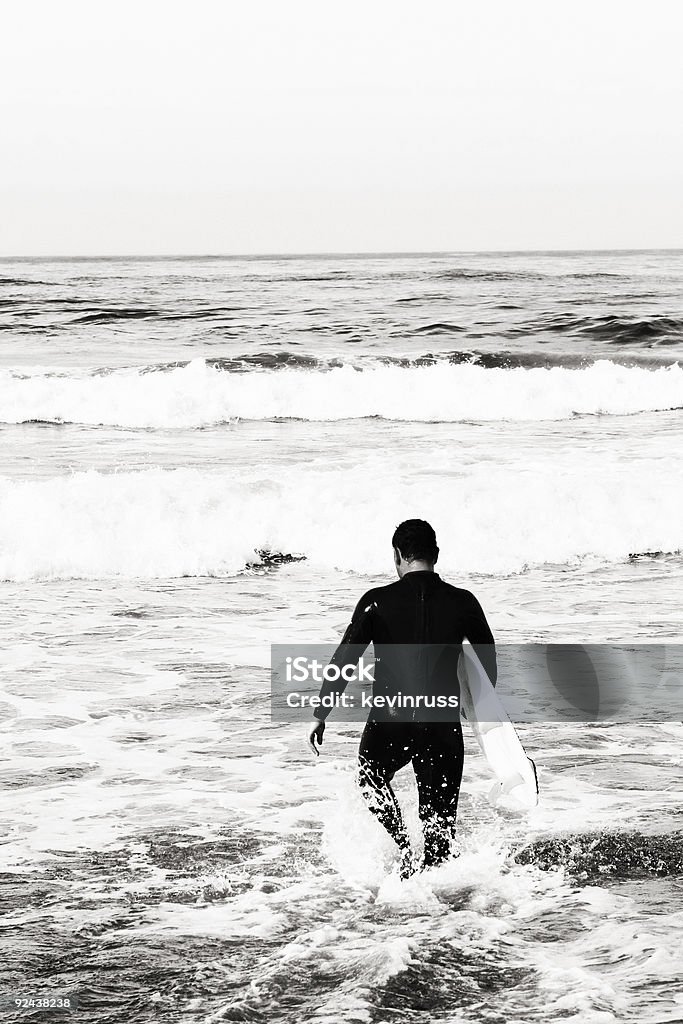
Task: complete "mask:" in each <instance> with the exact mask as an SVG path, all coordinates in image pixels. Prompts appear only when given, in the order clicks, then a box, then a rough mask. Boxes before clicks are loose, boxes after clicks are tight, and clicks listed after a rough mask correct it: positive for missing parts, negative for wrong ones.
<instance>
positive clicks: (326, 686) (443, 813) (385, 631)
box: [308, 519, 497, 877]
mask: <svg viewBox="0 0 683 1024" xmlns="http://www.w3.org/2000/svg"><path fill="white" fill-rule="evenodd" d="M392 545H393V549H394V565H395V567H396V572H397V574H398V577H399V578H398V582H396V583H391V584H389V585H388V586H384V587H376V588H374V589H373V590H369V591H368V592H367V593H366V594H364V595H363V597H362V598H361V599H360V601H359V602H358V604H357V606H356V610H355V611H354V613H353V617H352V619H351V623H350V625H349V626H348V628H347V630H346V632H345V633H344V636H343V638H342V641H341V643H340V645H339V647H338V648H337V650H336V652H335V654H334V655H333V657H332V659H331V664H335V665H337V666H339V667H340V668H342V667H344V666H346V665H350V664H357V663H358V661H359V659H360V657H361V655H362V654H363V652H364V651H365V649H366V647H367V646H368V644H370V643H373V644H374V647H375V655H376V659H377V664H376V677H375V691H377V688H378V683H379V682H380V674H381V673H382V674H383V677H384V685H385V686H387V685H392V684H393V687H394V689H395V683H396V678H397V676H398V674H401V673H402V674H403V675H405V672H406V661H407V663H408V665H409V666H411V670H415V671H416V672H417V673H418V674H422V675H423V677H424V678H427V677H428V679H429V690H430V692H432V693H435V692H439V691H440V692H441V693H443V694H445V693H450V694H452V693H454V692H455V693H457V692H458V681H457V659H458V657H459V653H460V650H461V646H462V642H463V639H465V638H467V639H468V640H469V641H470V643H471V644H472V646H473V647H474V649H475V650H476V652H477V655H478V656H479V659H480V661H481V663H482V665H483V666H484V668H485V669H486V672H487V674H488V676H489V678H490V680H491V682H492V683H493V684H494V685H495V683H496V677H497V666H496V652H495V646H494V639H493V634H492V633H491V630H490V628H489V625H488V622H487V621H486V617H485V615H484V612H483V611H482V608H481V605H480V604H479V602H478V601H477V599H476V597H475V596H474V595H473V594H471V593H470V592H469V591H468V590H463V589H460V588H459V587H454V586H451V585H450V584H449V583H446V582H445V581H444V580H442V579H441V577H440V576H439V575H438V573H436V572H435V571H434V566H435V564H436V561H437V559H438V557H439V548H438V546H437V543H436V535H435V533H434V530H433V529H432V527H431V526H430V525H429V523H427V522H425V521H424V520H423V519H408V520H406V522H404V523H401V525H400V526H399V527H398V528H397V529H396V531H395V532H394V535H393V538H392ZM397 644H399V645H402V646H401V647H400V649H399V648H394V650H395V651H396V650H398V651H399V655H398V658H396V656H394V664H393V671H392V665H391V650H392V645H397ZM407 645H410V646H407ZM425 645H430V646H429V647H425ZM378 650H381V651H382V652H383V653H382V656H381V657H379V655H378ZM421 652H422V653H421ZM431 652H435V655H434V657H435V658H436V662H435V661H434V657H433V658H432V660H431V663H430V657H429V656H430V653H431ZM399 663H400V669H399ZM425 664H430V667H429V669H428V671H427V673H426V675H425V674H424V666H425ZM340 679H342V681H334V682H324V683H323V685H322V687H321V690H320V697H321V698H323V697H329V695H331V694H333V695H337V694H340V693H341V692H342V691H343V689H344V686H345V683H344V682H343V677H341V676H340ZM432 706H434V705H432ZM329 713H330V708H329V707H325V706H324V705H323V704H322V703H321V705H320V707H318V708H316V710H315V711H314V719H313V722H312V723H311V725H310V727H309V731H308V742H309V744H310V746H311V748H312V749H313V751H314V752H315V754H316V755H317V754H318V753H319V751H318V749H317V747H316V742H317V744H318V745H320V744H321V743H322V742H323V733H324V731H325V719H326V718H327V716H328V715H329ZM463 757H464V749H463V737H462V726H461V724H460V719H459V714H458V713H457V710H456V712H455V715H454V713H453V711H452V710H451V711H450V713H449V716H448V719H447V720H444V719H443V716H441V718H435V720H432V721H428V720H427V721H426V720H416V716H413V717H411V718H408V719H406V717H405V715H404V716H396V715H394V714H393V713H392V712H387V711H378V710H376V709H374V708H373V710H372V711H371V712H370V715H369V716H368V720H367V723H366V725H365V729H364V730H363V734H362V737H361V741H360V749H359V754H358V762H359V774H358V782H359V786H360V789H361V792H362V794H363V796H364V797H365V800H366V802H367V805H368V807H369V809H370V810H371V811H372V813H373V814H375V816H376V817H377V819H378V821H379V822H380V823H381V824H382V825H383V826H384V828H385V829H386V830H387V832H388V833H389V835H390V836H391V837H392V838H393V839H394V840H395V842H396V844H397V845H398V847H399V850H400V853H401V864H400V871H401V875H402V876H403V877H407V876H408V875H410V874H412V873H413V871H415V870H416V869H417V867H418V864H417V861H416V858H415V856H414V854H413V852H412V850H411V846H410V838H409V836H408V832H407V830H406V827H405V823H404V821H403V816H402V814H401V809H400V807H399V804H398V801H397V799H396V796H395V794H394V791H393V789H392V788H391V780H392V779H393V777H394V775H395V773H396V772H397V771H398V770H399V769H400V768H403V767H405V766H406V765H407V764H409V763H411V762H412V766H413V770H414V772H415V778H416V781H417V789H418V801H419V815H420V820H421V822H422V828H423V832H424V854H423V858H422V862H421V865H420V866H421V867H432V866H434V865H436V864H440V863H442V861H444V860H445V859H446V858H447V857H448V856H449V854H450V845H451V840H452V838H453V836H454V832H455V820H456V814H457V808H458V796H459V793H460V782H461V779H462V769H463Z"/></svg>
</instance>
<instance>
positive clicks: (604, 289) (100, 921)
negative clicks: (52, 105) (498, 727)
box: [0, 252, 683, 1024]
mask: <svg viewBox="0 0 683 1024" xmlns="http://www.w3.org/2000/svg"><path fill="white" fill-rule="evenodd" d="M682 272H683V254H680V253H673V252H672V253H660V252H642V253H574V254H567V253H565V254H552V253H528V254H501V253H493V254H479V255H468V254H444V255H439V256H410V255H400V256H350V257H334V256H330V257H300V258H293V257H292V258H275V257H273V258H253V259H236V258H235V259H227V258H226V259H222V258H217V257H216V258H204V259H200V258H177V259H147V260H145V259H137V260H127V259H116V260H103V259H102V260H85V259H84V260H47V259H46V260H15V261H8V260H5V261H2V262H0V726H1V727H2V730H3V732H4V734H5V735H4V740H5V744H4V755H3V760H2V764H1V765H0V776H1V779H2V783H3V785H2V796H1V797H0V835H1V837H2V846H1V849H2V872H3V888H4V892H5V915H4V924H5V927H4V929H3V932H2V936H3V937H2V938H1V939H0V944H1V950H2V967H1V968H0V974H1V975H2V983H3V989H5V990H11V989H13V988H26V987H27V986H30V987H31V988H32V989H34V990H36V991H38V990H40V991H47V990H52V991H57V990H60V991H61V990H69V991H71V992H73V993H74V994H75V995H76V997H77V998H78V1000H79V1007H80V1010H79V1012H83V1013H85V1015H86V1016H87V1019H88V1020H89V1021H92V1022H93V1024H110V1022H111V1024H114V1022H116V1024H125V1022H128V1021H130V1022H136V1024H137V1022H146V1021H153V1020H158V1019H160V1016H161V1017H162V1018H163V1019H167V1020H170V1021H183V1022H187V1021H197V1022H206V1024H208V1022H217V1021H222V1020H251V1021H264V1022H265V1021H267V1022H282V1024H289V1022H290V1021H292V1020H295V1019H296V1020H316V1021H330V1022H334V1024H340V1022H356V1021H361V1020H362V1021H368V1022H377V1024H379V1022H382V1024H383V1022H385V1021H388V1020H391V1021H392V1022H394V1024H409V1022H410V1024H427V1022H431V1021H433V1020H442V1021H444V1022H447V1024H454V1022H455V1021H458V1022H460V1021H464V1022H469V1021H472V1022H481V1021H499V1020H506V1021H520V1022H522V1021H523V1022H524V1024H533V1022H539V1024H541V1022H542V1024H552V1022H558V1024H559V1022H563V1024H564V1022H567V1021H570V1022H571V1021H576V1022H579V1021H580V1022H582V1024H584V1022H588V1024H607V1022H612V1021H626V1022H633V1024H636V1022H637V1024H659V1022H672V1024H673V1022H674V1021H676V1020H679V1019H680V1016H681V1012H682V1009H683V1004H682V1003H681V999H680V995H679V993H680V989H681V984H680V983H681V977H680V962H679V961H680V957H679V955H678V949H679V946H680V943H681V941H683V890H682V889H681V879H682V878H683V834H682V833H681V827H680V797H681V755H680V744H681V739H682V738H683V726H682V725H681V723H680V721H679V717H680V716H678V715H676V714H674V712H673V709H674V708H675V707H676V706H677V705H676V702H675V700H674V699H673V698H672V720H671V721H670V722H662V721H657V722H650V721H648V719H647V708H645V710H644V712H643V715H642V720H640V721H634V722H631V723H630V724H620V725H615V724H610V723H609V722H588V723H578V722H566V723H564V724H563V723H561V722H557V721H554V722H547V723H546V722H536V723H534V724H527V725H523V726H520V734H521V737H522V740H523V742H524V744H525V746H526V747H527V749H528V750H529V752H530V753H531V755H532V756H533V757H534V760H535V761H536V764H537V766H538V772H539V781H540V787H541V802H540V805H539V807H538V808H537V810H535V811H534V812H532V814H531V815H529V816H527V817H524V818H514V817H508V816H504V815H501V814H499V813H498V812H496V811H494V810H493V809H492V808H491V807H490V806H489V804H488V802H487V800H486V793H487V792H488V790H489V789H490V785H491V780H490V777H489V775H488V773H487V769H486V766H485V765H484V763H483V762H482V759H481V757H480V755H479V754H478V753H477V750H476V744H475V743H474V741H473V738H472V736H471V735H470V734H469V733H467V735H466V762H465V776H464V784H463V792H462V796H461V811H460V817H459V834H458V840H457V847H458V852H459V854H460V855H459V857H457V858H456V859H454V860H453V861H452V862H450V863H449V864H448V865H447V866H445V867H443V868H439V869H436V870H433V871H428V872H425V873H424V874H422V875H420V876H418V877H416V878H414V879H412V880H410V881H409V882H401V881H399V879H398V877H397V875H396V872H395V859H396V851H395V849H394V847H393V845H392V843H391V841H390V840H389V839H388V837H387V836H386V835H385V834H384V833H383V831H382V830H381V829H380V828H379V826H378V825H377V824H376V822H375V821H374V819H372V818H371V817H370V816H369V815H368V814H367V812H366V809H365V807H364V805H363V803H362V800H361V798H360V796H359V794H358V791H357V789H356V786H355V781H354V770H355V769H354V763H355V756H356V752H357V746H358V739H359V731H360V729H359V725H358V723H350V722H346V723H342V722H336V723H335V721H334V720H331V721H330V724H329V727H328V729H327V732H326V736H325V745H324V747H323V756H322V757H321V758H320V760H319V761H317V762H314V761H312V760H311V759H310V757H309V756H308V754H307V752H306V751H305V749H304V747H303V744H302V740H301V728H299V727H297V726H292V725H291V724H286V723H280V722H272V721H271V719H270V707H269V663H270V644H271V643H287V642H292V641H296V642H301V643H303V642H311V643H331V642H334V641H335V640H337V639H338V638H339V636H340V634H341V632H342V631H343V629H344V628H345V626H346V624H347V622H348V619H349V616H350V613H351V611H352V609H353V607H354V605H355V603H356V601H357V600H358V598H359V597H360V595H361V594H362V593H363V592H364V591H366V590H367V589H369V588H370V587H372V586H376V585H381V584H383V583H385V582H389V581H390V580H391V579H392V563H391V546H390V538H391V534H392V531H393V529H394V528H395V526H396V525H397V523H398V522H399V521H400V520H401V519H404V518H409V517H412V516H420V517H423V518H426V519H428V520H429V521H430V522H432V523H433V525H434V527H435V529H436V531H437V535H438V537H439V543H440V546H441V557H440V560H439V564H438V567H437V568H438V569H439V571H440V572H441V574H442V575H443V577H444V578H446V579H447V580H449V581H450V582H453V583H455V584H456V585H460V586H465V587H467V588H468V589H471V590H472V591H473V592H474V593H475V594H476V595H477V596H478V598H479V599H480V600H481V603H482V605H483V606H484V608H485V610H486V613H487V617H488V619H489V621H490V622H491V625H492V628H493V631H494V634H495V636H496V640H497V642H498V643H500V644H506V643H524V642H527V641H532V640H533V641H540V642H559V641H563V642H573V643H582V642H584V643H585V642H590V643H598V642H612V643H616V644H619V643H621V644H627V643H631V642H632V643H652V642H654V643H663V644H664V643H666V644H677V643H679V642H680V641H681V639H682V637H683V620H682V618H681V600H680V596H681V593H683V555H682V554H681V552H682V551H683V528H682V527H681V516H680V508H681V497H682V495H683V479H682V471H681V459H680V451H681V410H682V409H683V368H682V366H681V360H682V358H683V318H682V317H681V313H680V310H681V308H683V306H682V304H683V284H682V282H683V273H682ZM396 783H397V793H398V796H399V799H400V800H401V802H402V804H403V806H404V807H405V808H406V818H407V824H408V828H409V831H410V832H411V835H412V836H413V839H414V841H415V843H416V844H419V836H420V826H419V821H418V817H417V800H416V794H415V791H414V783H413V781H412V778H411V776H410V773H409V772H406V773H399V775H398V776H397V780H396Z"/></svg>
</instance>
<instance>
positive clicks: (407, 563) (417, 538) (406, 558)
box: [391, 519, 439, 577]
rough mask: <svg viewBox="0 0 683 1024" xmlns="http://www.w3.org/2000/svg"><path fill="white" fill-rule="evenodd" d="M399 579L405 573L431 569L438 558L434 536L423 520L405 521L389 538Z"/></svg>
mask: <svg viewBox="0 0 683 1024" xmlns="http://www.w3.org/2000/svg"><path fill="white" fill-rule="evenodd" d="M391 543H392V544H393V546H394V564H395V566H396V572H397V573H398V575H399V577H401V576H403V575H404V574H405V573H407V572H415V571H416V570H421V569H422V570H424V569H429V570H431V569H433V568H434V566H435V564H436V560H437V558H438V557H439V548H438V546H437V543H436V534H435V533H434V530H433V529H432V528H431V526H430V525H429V523H426V522H425V521H424V519H406V521H405V522H404V523H401V525H400V526H397V527H396V530H395V531H394V536H393V537H392V538H391Z"/></svg>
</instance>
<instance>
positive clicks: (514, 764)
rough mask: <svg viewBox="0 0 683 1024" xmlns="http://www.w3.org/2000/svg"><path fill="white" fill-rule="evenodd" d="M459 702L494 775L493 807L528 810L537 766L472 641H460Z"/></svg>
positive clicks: (533, 803) (535, 799) (535, 792)
mask: <svg viewBox="0 0 683 1024" xmlns="http://www.w3.org/2000/svg"><path fill="white" fill-rule="evenodd" d="M458 680H459V682H460V702H461V707H462V710H463V711H464V713H465V716H466V717H467V721H468V722H469V723H470V726H471V728H472V732H473V733H474V735H475V737H476V740H477V743H478V744H479V746H480V748H481V752H482V754H483V755H484V757H485V758H486V761H487V763H488V765H489V768H490V769H491V771H492V772H493V774H494V775H495V777H496V782H495V785H494V786H493V789H492V790H491V792H490V793H489V795H488V797H489V801H490V803H491V804H493V806H494V807H500V808H502V809H504V810H510V811H529V810H531V809H532V808H533V807H535V806H536V805H537V803H538V780H537V778H536V766H535V765H534V762H533V761H532V760H531V758H530V757H527V755H526V752H525V750H524V747H523V746H522V744H521V742H520V739H519V736H518V735H517V732H516V730H515V727H514V726H513V724H512V722H511V721H510V719H509V718H508V716H507V714H506V711H505V708H504V707H503V705H502V704H501V702H500V700H499V699H498V696H497V695H496V691H495V690H494V688H493V686H492V684H491V680H490V679H489V677H488V675H487V674H486V671H485V669H484V667H483V665H482V663H481V662H480V660H479V658H478V657H477V654H476V651H475V650H474V648H473V647H472V645H471V644H469V643H467V642H465V643H463V645H462V655H461V657H460V660H459V662H458Z"/></svg>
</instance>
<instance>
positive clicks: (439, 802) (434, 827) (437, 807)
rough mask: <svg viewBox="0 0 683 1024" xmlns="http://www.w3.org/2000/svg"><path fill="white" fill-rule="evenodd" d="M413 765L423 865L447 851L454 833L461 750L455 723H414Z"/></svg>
mask: <svg viewBox="0 0 683 1024" xmlns="http://www.w3.org/2000/svg"><path fill="white" fill-rule="evenodd" d="M414 729H415V733H414V741H413V758H412V760H413V768H414V770H415V778H416V779H417V792H418V797H419V805H420V820H421V821H422V828H423V830H424V837H425V848H424V866H425V867H431V866H433V865H435V864H440V863H441V862H442V861H444V860H446V858H447V857H448V856H449V854H450V847H451V840H452V839H453V837H454V835H455V819H456V815H457V812H458V796H459V795H460V782H461V780H462V767H463V761H464V756H465V749H464V744H463V738H462V726H461V725H460V723H459V722H456V723H453V722H422V723H420V724H416V725H415V726H414Z"/></svg>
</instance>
